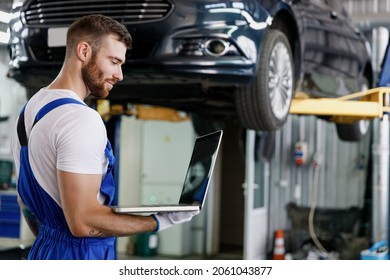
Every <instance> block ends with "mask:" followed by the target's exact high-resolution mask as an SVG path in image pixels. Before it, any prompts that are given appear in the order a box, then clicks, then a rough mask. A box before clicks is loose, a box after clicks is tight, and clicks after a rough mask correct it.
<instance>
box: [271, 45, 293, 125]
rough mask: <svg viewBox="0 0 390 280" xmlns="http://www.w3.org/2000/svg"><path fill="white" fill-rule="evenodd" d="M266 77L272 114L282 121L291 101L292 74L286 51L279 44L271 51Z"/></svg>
mask: <svg viewBox="0 0 390 280" xmlns="http://www.w3.org/2000/svg"><path fill="white" fill-rule="evenodd" d="M268 75H269V76H268V77H269V79H268V89H269V96H270V101H271V107H272V111H273V114H274V115H275V117H276V118H278V119H283V118H284V117H285V116H286V115H287V114H288V111H289V108H290V103H291V99H292V86H293V73H292V65H291V60H290V55H289V52H288V49H287V48H286V45H285V44H283V43H281V42H279V43H277V44H276V45H275V47H274V49H273V50H272V53H271V57H270V68H269V73H268Z"/></svg>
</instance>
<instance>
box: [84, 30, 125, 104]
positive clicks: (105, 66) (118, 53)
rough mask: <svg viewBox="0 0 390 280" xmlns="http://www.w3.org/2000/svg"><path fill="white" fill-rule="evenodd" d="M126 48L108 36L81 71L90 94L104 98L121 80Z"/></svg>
mask: <svg viewBox="0 0 390 280" xmlns="http://www.w3.org/2000/svg"><path fill="white" fill-rule="evenodd" d="M125 55H126V46H125V45H124V44H123V43H121V42H119V41H117V40H116V39H115V37H114V36H112V35H109V36H107V37H106V40H105V41H104V43H103V44H102V47H101V48H100V50H98V51H97V52H93V54H92V57H91V59H90V60H89V61H88V63H87V64H85V66H84V67H83V68H82V69H81V75H82V78H83V81H84V83H85V85H86V86H87V88H88V89H89V91H90V92H91V94H92V95H93V96H95V97H97V98H106V97H107V96H108V94H109V91H110V90H111V89H112V88H113V86H114V84H115V83H116V82H117V81H120V80H122V79H123V76H122V64H123V62H124V61H125Z"/></svg>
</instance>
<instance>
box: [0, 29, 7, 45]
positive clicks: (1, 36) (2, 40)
mask: <svg viewBox="0 0 390 280" xmlns="http://www.w3.org/2000/svg"><path fill="white" fill-rule="evenodd" d="M8 42H9V34H8V33H7V32H1V31H0V44H8Z"/></svg>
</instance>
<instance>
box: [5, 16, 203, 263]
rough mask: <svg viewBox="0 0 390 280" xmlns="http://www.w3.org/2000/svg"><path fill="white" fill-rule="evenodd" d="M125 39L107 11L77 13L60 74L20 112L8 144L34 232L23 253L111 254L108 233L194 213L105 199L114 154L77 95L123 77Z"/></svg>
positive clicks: (102, 90) (101, 94)
mask: <svg viewBox="0 0 390 280" xmlns="http://www.w3.org/2000/svg"><path fill="white" fill-rule="evenodd" d="M131 45H132V38H131V36H130V34H129V33H128V31H127V29H126V28H125V27H124V26H123V25H121V24H119V23H118V22H117V21H115V20H113V19H111V18H109V17H106V16H103V15H90V16H85V17H82V18H79V19H77V20H76V21H75V22H74V23H73V24H72V25H71V26H70V27H69V29H68V33H67V43H66V55H65V60H64V63H63V66H62V68H61V70H60V72H59V74H58V75H57V77H56V78H55V79H54V80H53V81H52V83H51V84H49V85H48V86H47V87H45V88H42V89H41V90H39V91H38V92H37V93H36V94H35V95H34V96H33V97H32V98H31V99H30V100H29V101H28V103H27V104H26V106H25V107H24V108H23V110H22V112H21V114H20V116H19V119H18V122H17V127H16V129H15V132H14V137H13V144H12V145H13V154H14V160H15V165H16V172H17V174H18V194H19V203H20V206H21V210H22V213H23V215H24V217H25V219H26V221H27V223H28V225H29V227H30V228H31V230H32V231H33V233H34V234H35V235H36V236H37V238H36V240H35V242H34V244H33V246H32V248H31V250H30V252H29V255H28V258H29V259H114V258H115V237H117V236H127V235H132V234H137V233H142V232H151V231H161V230H164V229H166V228H169V227H171V226H173V225H175V224H179V223H183V222H187V221H190V220H191V219H192V217H193V216H194V215H196V214H198V213H199V212H190V213H168V214H160V213H159V214H156V215H151V216H136V215H127V214H116V213H114V212H113V211H112V210H111V208H110V207H109V206H110V204H111V203H112V201H113V197H114V180H113V176H112V172H111V171H112V167H113V164H114V156H113V153H112V149H111V146H110V143H109V141H108V139H107V133H106V128H105V125H104V123H103V121H102V119H101V117H100V115H99V114H98V112H96V111H95V110H93V109H92V108H90V107H88V106H86V104H85V103H84V99H85V98H86V97H87V96H89V95H90V94H91V95H93V96H95V97H97V98H105V97H107V96H108V94H109V91H110V90H111V89H112V88H113V86H114V85H115V84H116V82H118V81H121V80H122V79H123V76H122V68H121V67H122V64H123V63H124V62H125V57H126V56H125V55H126V51H127V49H128V48H130V47H131Z"/></svg>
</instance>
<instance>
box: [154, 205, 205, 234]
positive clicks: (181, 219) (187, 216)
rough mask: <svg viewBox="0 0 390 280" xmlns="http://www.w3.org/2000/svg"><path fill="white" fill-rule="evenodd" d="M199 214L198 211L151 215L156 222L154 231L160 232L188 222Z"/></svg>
mask: <svg viewBox="0 0 390 280" xmlns="http://www.w3.org/2000/svg"><path fill="white" fill-rule="evenodd" d="M199 213H200V211H199V210H196V211H189V212H167V213H157V214H152V217H153V218H154V219H155V220H156V222H157V229H156V231H162V230H165V229H167V228H170V227H172V226H174V225H178V224H182V223H186V222H189V221H191V219H192V217H194V216H196V215H198V214H199Z"/></svg>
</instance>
